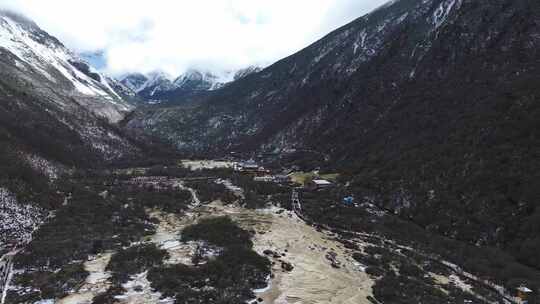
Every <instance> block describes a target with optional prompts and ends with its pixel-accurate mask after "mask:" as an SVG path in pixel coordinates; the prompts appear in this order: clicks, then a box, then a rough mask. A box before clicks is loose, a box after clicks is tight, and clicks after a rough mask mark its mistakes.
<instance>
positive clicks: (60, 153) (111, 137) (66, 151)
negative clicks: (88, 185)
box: [0, 11, 139, 165]
mask: <svg viewBox="0 0 540 304" xmlns="http://www.w3.org/2000/svg"><path fill="white" fill-rule="evenodd" d="M130 95H134V93H133V92H132V91H131V90H130V89H129V88H127V87H125V86H123V85H122V84H120V83H118V82H117V81H115V80H113V79H111V78H109V77H107V76H105V75H103V74H101V73H100V72H98V71H97V70H96V69H94V68H92V67H91V66H90V65H89V64H88V63H86V62H85V61H84V60H82V59H81V58H79V56H77V55H75V54H74V53H73V52H72V51H70V50H69V49H67V48H66V47H65V46H64V45H63V44H62V43H61V42H60V41H59V40H58V39H56V38H55V37H53V36H51V35H49V34H48V33H46V32H45V31H43V30H42V29H40V28H39V27H38V25H36V24H35V23H34V22H32V21H31V20H28V19H27V18H25V17H22V16H19V15H17V14H13V13H10V12H6V11H0V133H1V134H3V139H4V141H3V142H0V146H13V148H12V149H13V150H16V151H20V152H18V154H21V155H25V154H32V155H39V156H41V157H43V158H45V159H52V160H55V161H59V162H62V163H67V164H70V165H73V164H75V163H79V162H91V163H97V162H98V161H103V160H114V159H119V158H123V157H132V156H134V155H137V154H138V153H139V148H138V147H137V146H135V145H134V144H133V143H132V142H130V140H128V139H127V138H126V137H125V136H124V135H123V134H121V133H120V132H119V131H118V130H117V128H116V127H114V126H112V125H111V123H116V122H119V121H120V120H122V119H123V118H124V117H125V116H126V114H128V113H129V112H130V111H131V110H132V109H133V108H134V107H133V106H132V105H131V104H130V103H128V102H127V101H126V100H125V99H124V98H123V97H124V96H130ZM0 137H2V136H0Z"/></svg>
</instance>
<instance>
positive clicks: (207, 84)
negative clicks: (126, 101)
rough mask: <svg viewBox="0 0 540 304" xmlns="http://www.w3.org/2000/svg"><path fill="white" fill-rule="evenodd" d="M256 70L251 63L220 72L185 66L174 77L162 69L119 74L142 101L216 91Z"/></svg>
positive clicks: (171, 98) (169, 98)
mask: <svg viewBox="0 0 540 304" xmlns="http://www.w3.org/2000/svg"><path fill="white" fill-rule="evenodd" d="M260 70H261V69H260V68H259V67H255V66H250V67H247V68H244V69H240V70H237V71H234V70H229V71H223V72H220V73H213V72H209V71H203V70H197V69H189V70H187V71H186V72H185V73H184V74H182V75H180V76H178V77H176V78H173V77H171V76H170V75H168V74H166V73H164V72H153V73H149V74H147V75H145V74H142V73H132V74H128V75H126V76H124V77H122V78H121V80H120V82H121V83H122V84H123V85H124V86H126V87H128V88H130V89H131V90H133V91H134V92H136V93H137V94H138V95H139V96H140V97H142V98H144V99H146V100H149V101H165V100H174V99H178V98H182V97H185V96H186V95H193V94H197V93H204V92H208V91H213V90H217V89H220V88H222V87H224V86H226V85H227V84H229V83H231V82H233V81H236V80H239V79H241V78H244V77H246V76H248V75H250V74H253V73H257V72H259V71H260Z"/></svg>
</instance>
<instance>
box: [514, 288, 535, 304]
mask: <svg viewBox="0 0 540 304" xmlns="http://www.w3.org/2000/svg"><path fill="white" fill-rule="evenodd" d="M532 292H533V291H532V290H531V289H529V288H528V287H526V286H524V285H521V286H519V287H518V288H517V301H518V303H520V304H527V303H529V298H530V297H531V295H532Z"/></svg>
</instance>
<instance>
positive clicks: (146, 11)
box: [0, 0, 386, 75]
mask: <svg viewBox="0 0 540 304" xmlns="http://www.w3.org/2000/svg"><path fill="white" fill-rule="evenodd" d="M1 1H2V4H0V6H2V7H4V8H8V9H13V10H16V11H18V12H21V13H23V14H25V15H27V16H28V17H30V18H32V19H33V20H35V21H36V22H37V23H38V24H39V25H40V26H41V27H42V28H44V29H45V30H47V31H48V32H50V33H51V34H53V35H55V36H57V37H58V38H60V40H62V41H64V42H65V43H66V44H67V46H69V47H71V48H74V49H76V50H79V51H93V50H104V51H105V55H106V59H107V67H108V70H109V71H110V72H112V73H124V72H130V71H141V72H149V71H153V70H158V69H161V70H164V71H166V72H168V73H170V74H173V75H177V74H180V73H182V72H183V71H184V70H185V69H187V68H190V67H196V68H204V69H208V70H213V71H216V70H223V69H235V68H239V67H244V66H247V65H251V64H258V65H265V64H268V63H271V62H274V61H276V60H278V59H280V58H283V57H285V56H287V55H290V54H292V53H294V52H296V51H298V50H300V49H301V48H303V47H305V46H307V45H308V44H310V43H311V42H314V41H315V40H317V39H318V38H321V37H322V36H324V35H325V34H327V33H328V32H329V31H331V30H333V29H335V28H337V27H339V26H341V25H344V24H345V23H347V22H349V21H351V20H353V19H355V18H357V17H360V16H362V15H364V14H365V13H367V12H369V11H370V10H372V9H374V8H375V7H377V6H380V5H381V4H382V3H384V2H385V1H386V0H177V1H173V0H154V1H147V0H146V1H142V0H131V1H128V0H114V1H111V0H94V1H86V0H1Z"/></svg>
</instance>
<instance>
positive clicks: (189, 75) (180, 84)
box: [174, 69, 229, 91]
mask: <svg viewBox="0 0 540 304" xmlns="http://www.w3.org/2000/svg"><path fill="white" fill-rule="evenodd" d="M227 82H229V79H227V78H223V77H219V76H217V75H215V74H212V73H210V72H201V71H199V70H195V69H191V70H188V71H187V72H186V73H184V74H183V75H180V77H178V78H176V79H175V80H174V85H175V86H176V88H177V89H180V90H193V91H210V90H215V89H217V88H219V87H221V86H223V84H224V83H227Z"/></svg>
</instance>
